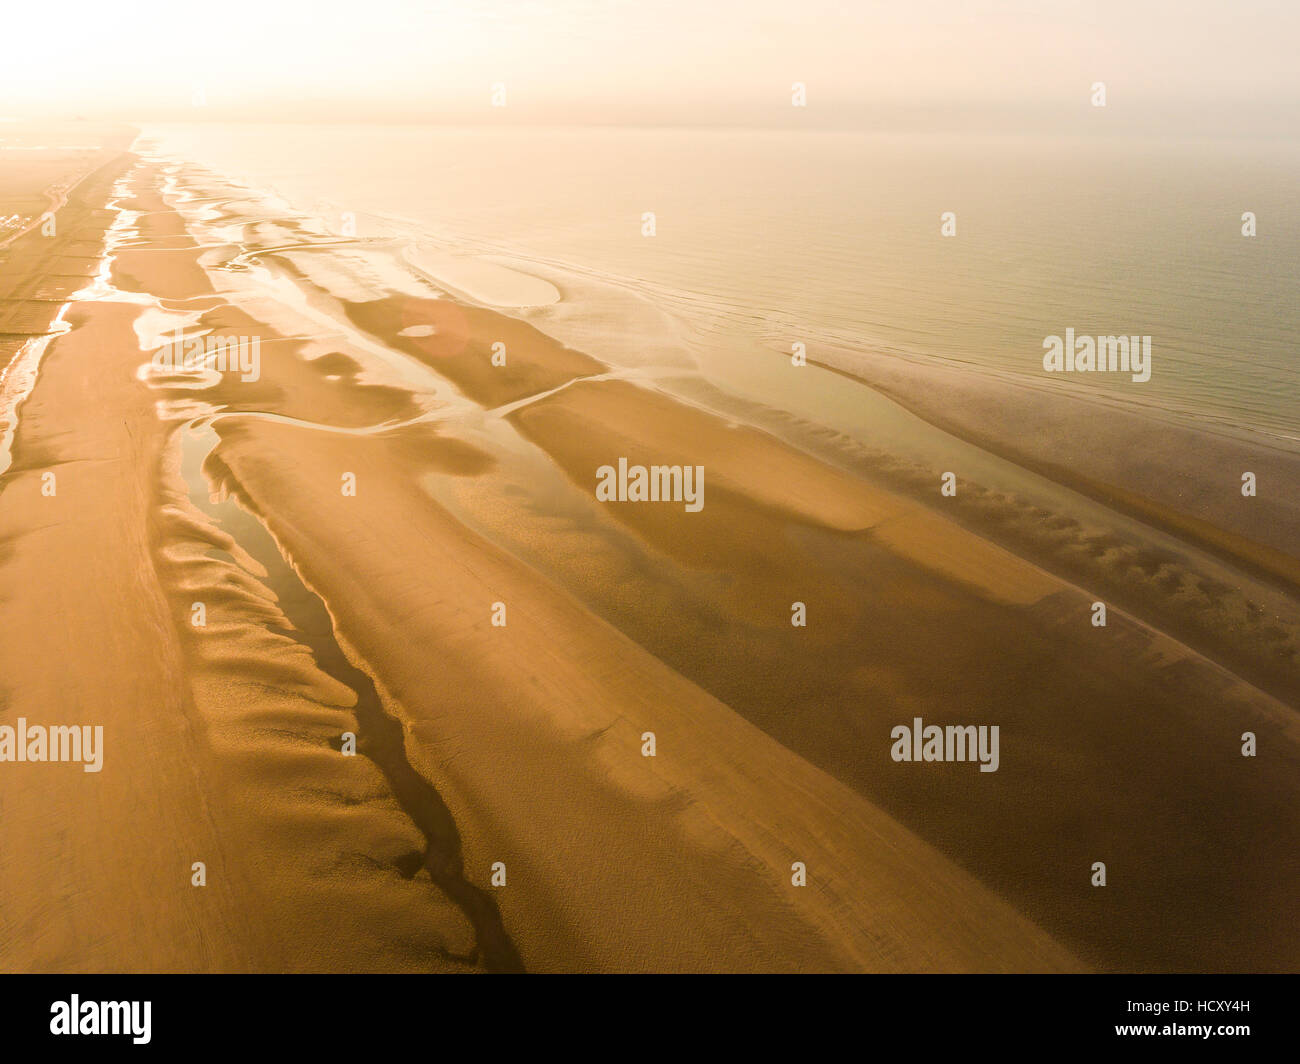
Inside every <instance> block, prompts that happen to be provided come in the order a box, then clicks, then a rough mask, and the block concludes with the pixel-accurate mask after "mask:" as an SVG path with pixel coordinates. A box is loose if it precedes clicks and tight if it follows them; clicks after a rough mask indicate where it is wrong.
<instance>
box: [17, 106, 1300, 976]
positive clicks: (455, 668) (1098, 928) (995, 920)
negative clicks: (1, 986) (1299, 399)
mask: <svg viewBox="0 0 1300 1064" xmlns="http://www.w3.org/2000/svg"><path fill="white" fill-rule="evenodd" d="M31 135H32V137H33V138H34V139H33V143H50V144H54V143H58V142H59V141H60V138H62V140H63V142H65V143H67V142H68V140H67V136H68V135H67V132H66V131H65V130H40V131H33V132H32V134H31ZM76 137H77V143H79V144H83V145H85V144H88V143H90V144H91V147H93V149H94V150H93V151H92V150H89V149H88V150H86V151H83V152H80V153H69V152H66V151H64V152H60V151H56V150H54V149H47V150H44V151H31V152H24V153H22V155H23V158H22V161H21V165H18V163H13V164H12V165H11V164H10V163H9V161H8V158H7V156H4V157H0V165H3V167H4V168H3V169H0V202H3V204H4V208H3V209H0V215H10V214H13V215H17V216H21V218H22V220H23V224H21V225H19V224H15V225H14V226H12V227H11V231H10V232H7V233H3V234H0V237H2V238H3V240H4V243H3V244H2V245H0V370H2V371H3V377H2V378H0V427H3V437H2V438H3V440H4V441H6V442H5V446H4V449H3V450H0V725H5V724H8V725H13V724H15V723H16V722H17V721H18V719H19V718H22V719H24V720H25V721H28V722H32V723H33V724H41V725H49V726H54V725H74V724H75V725H102V727H103V751H102V753H103V764H102V768H101V770H100V771H97V772H86V771H83V769H82V767H81V766H79V765H76V764H30V763H29V764H16V763H0V898H3V905H0V970H3V971H21V972H31V971H59V972H69V971H77V972H80V971H109V972H118V971H122V972H137V971H147V972H155V971H159V972H195V971H199V972H208V971H215V972H228V971H240V972H258V971H310V972H334V971H412V972H417V971H439V972H469V971H529V972H587V971H600V972H643V971H649V972H704V971H727V972H734V971H744V972H750V971H753V972H1012V971H1015V972H1026V971H1028V972H1062V971H1247V970H1249V971H1282V970H1294V968H1295V966H1296V964H1297V962H1298V961H1300V929H1298V928H1300V925H1297V923H1296V921H1295V920H1293V919H1281V918H1274V917H1273V916H1272V914H1289V913H1292V912H1293V910H1294V905H1295V902H1294V899H1295V896H1296V892H1297V888H1300V718H1298V717H1297V711H1298V710H1300V560H1298V559H1297V556H1296V546H1297V543H1300V511H1298V510H1297V506H1298V505H1300V504H1297V501H1296V500H1297V497H1298V496H1297V493H1296V488H1297V487H1300V460H1298V459H1297V458H1296V457H1295V455H1294V454H1293V453H1291V452H1288V451H1286V450H1285V449H1282V448H1262V447H1260V446H1259V445H1257V444H1256V443H1254V442H1252V441H1250V440H1242V439H1232V438H1228V437H1226V436H1224V435H1223V434H1215V433H1211V432H1203V433H1202V432H1197V431H1194V430H1193V429H1191V428H1188V427H1178V428H1176V429H1175V428H1171V427H1170V426H1167V425H1162V424H1158V423H1153V422H1150V421H1146V420H1144V419H1142V418H1140V417H1138V416H1137V415H1136V414H1134V413H1132V412H1115V411H1107V412H1106V414H1105V419H1104V432H1105V433H1107V434H1109V436H1103V424H1102V419H1101V418H1100V417H1099V411H1101V410H1103V409H1104V408H1103V407H1101V406H1092V405H1090V404H1089V403H1087V402H1085V401H1083V400H1079V399H1074V398H1066V397H1061V396H1057V395H1046V394H1039V393H1036V392H1034V391H1033V390H1032V389H1028V388H1026V389H1023V390H1020V391H1014V392H1009V391H1007V390H1006V389H1002V390H1000V391H999V390H997V389H995V388H994V387H993V386H992V385H990V384H989V383H988V382H987V381H983V380H981V379H979V378H978V375H976V374H974V373H971V374H967V375H962V374H960V373H957V372H955V371H951V370H948V369H946V368H940V367H936V368H929V369H927V368H925V367H919V366H915V365H911V364H904V363H901V362H899V361H898V360H889V359H887V358H884V357H881V358H879V359H876V360H874V361H868V362H862V361H855V362H854V363H852V365H850V364H849V363H848V362H847V361H844V362H840V361H838V360H836V359H834V358H825V357H823V358H820V359H819V360H816V362H815V363H814V364H812V365H810V366H807V367H802V368H797V369H796V368H794V367H789V372H791V373H806V374H817V375H820V378H819V379H821V380H823V381H824V384H823V386H824V387H825V388H827V389H830V390H833V389H836V388H848V387H852V388H867V389H870V390H872V391H874V392H875V393H877V395H878V396H879V397H880V398H881V400H882V401H886V400H892V401H893V402H895V403H897V404H898V405H900V406H901V407H902V408H903V409H905V410H907V411H909V412H911V413H913V414H915V415H916V416H917V417H918V418H919V419H920V420H921V421H923V422H925V423H926V424H927V425H928V426H930V427H932V428H933V433H934V434H933V435H928V434H927V435H925V436H924V439H920V438H918V440H916V441H913V440H911V439H903V438H900V439H899V440H898V441H897V446H896V448H894V449H893V450H892V451H888V452H887V451H884V450H881V449H879V448H872V447H867V446H864V445H862V444H861V443H859V442H857V441H854V440H852V439H849V438H847V437H845V436H844V435H843V434H839V433H836V432H835V431H832V430H830V429H827V428H826V427H825V426H819V425H816V424H811V423H809V422H808V421H807V419H805V418H801V417H798V416H795V415H793V414H791V413H790V412H789V411H787V410H785V409H783V407H782V406H781V404H780V397H779V395H773V396H772V397H771V402H762V401H759V400H758V399H755V398H753V397H748V398H741V397H739V396H737V395H735V394H728V393H726V392H725V390H722V389H719V388H718V387H716V386H715V385H714V384H712V383H711V382H709V381H708V380H705V379H704V378H703V377H692V376H691V375H690V374H689V373H685V372H683V371H681V369H680V366H675V367H669V368H668V369H665V370H664V372H663V374H661V375H659V376H656V375H655V374H654V373H649V372H633V371H631V370H628V369H627V368H625V367H620V366H619V365H618V364H617V363H616V362H615V361H614V360H613V359H611V358H609V357H608V356H607V355H605V354H604V353H603V352H602V351H601V350H599V349H595V348H593V349H590V350H577V349H575V348H573V347H570V346H567V345H566V344H565V343H564V342H562V341H561V340H559V339H556V338H555V337H554V336H552V335H550V334H549V333H548V332H547V331H546V330H545V329H544V328H543V327H542V326H543V325H544V324H545V320H544V319H543V318H542V317H541V316H539V315H537V314H530V313H529V311H528V310H527V309H526V308H525V309H522V310H521V309H518V308H512V307H508V306H493V305H488V304H486V303H484V302H480V301H476V300H475V299H474V298H472V297H471V296H469V295H467V294H466V293H465V292H464V291H463V290H460V289H457V287H456V285H455V284H454V282H452V281H448V282H447V283H446V284H445V285H442V286H441V287H440V286H439V285H438V283H437V282H436V279H433V278H431V277H430V275H429V271H434V272H436V270H437V263H432V264H426V268H425V269H423V270H420V269H415V268H413V266H412V263H411V262H410V260H409V258H408V257H406V256H404V255H403V253H402V249H401V248H400V247H396V246H394V244H393V242H392V241H385V240H378V239H366V238H340V237H338V236H337V235H336V234H330V233H326V232H323V231H320V230H318V229H315V228H313V227H312V226H311V225H310V224H309V222H308V220H307V219H305V218H303V217H300V216H295V215H294V214H292V213H290V212H287V211H281V212H279V213H276V212H275V211H272V210H268V207H267V201H266V199H265V198H263V197H261V196H260V194H259V193H258V191H257V190H253V189H249V188H246V187H243V186H240V185H237V184H234V183H233V182H231V181H229V180H227V179H225V178H224V177H222V176H221V175H219V174H215V173H213V172H210V171H208V170H205V169H203V168H201V167H198V166H195V165H191V164H187V163H183V162H179V161H176V160H173V159H169V158H165V157H162V156H160V155H158V154H157V153H153V152H151V151H148V150H146V149H145V148H143V147H141V146H140V145H139V144H138V143H135V146H134V147H133V146H132V145H133V142H134V141H135V134H134V131H133V130H127V129H119V128H101V127H99V126H94V125H89V124H88V125H87V126H85V127H84V128H79V129H77V130H76ZM42 138H43V139H42ZM91 142H93V143H91ZM47 214H49V215H50V216H52V217H53V218H54V219H55V221H56V223H57V224H56V226H55V231H54V234H53V235H47V234H43V233H42V232H41V221H42V219H43V218H44V217H45V216H46V215H47ZM489 281H490V282H492V283H499V279H498V278H496V277H489ZM481 283H484V284H486V283H488V282H481ZM537 287H538V286H537V285H536V284H534V290H536V289H537ZM561 295H564V293H561ZM539 298H540V297H539ZM182 334H183V335H186V336H197V337H205V336H210V337H222V338H241V339H243V340H245V341H248V342H247V343H246V344H245V346H244V348H242V349H241V350H243V351H244V352H245V353H247V352H249V351H254V352H256V354H257V358H256V364H255V365H254V364H252V363H249V362H245V363H244V364H242V365H239V364H233V365H225V366H223V365H221V364H217V365H216V366H215V368H214V366H213V364H211V363H209V364H208V365H206V366H200V365H190V366H184V365H177V364H175V363H173V362H169V361H168V360H167V359H166V358H164V357H162V355H161V354H160V353H161V352H163V351H164V349H165V348H166V345H168V344H171V343H172V342H173V340H174V339H175V338H176V337H178V336H180V335H182ZM502 353H504V354H502ZM502 358H503V359H504V361H503V362H502ZM784 363H785V364H786V365H787V366H788V363H789V360H788V359H784ZM818 363H820V364H818ZM917 431H918V432H921V431H922V430H920V429H918V430H917ZM926 431H927V432H928V430H926ZM976 452H978V453H979V454H980V455H981V456H982V457H981V461H985V460H986V461H987V462H988V463H989V465H988V466H987V467H985V466H983V465H980V464H979V463H977V462H974V461H967V460H966V459H965V458H964V456H965V455H968V454H974V453H976ZM1138 453H1140V454H1141V455H1142V456H1143V457H1142V460H1141V461H1140V462H1139V461H1134V460H1130V458H1129V457H1126V456H1131V455H1133V454H1138ZM620 460H626V463H627V464H628V465H631V466H635V465H638V464H639V465H644V466H646V467H652V466H668V467H679V468H686V467H692V468H694V467H700V468H702V469H703V474H702V476H703V481H702V483H703V487H702V491H703V505H702V506H701V508H700V509H699V510H698V511H695V512H692V511H691V510H690V509H689V508H688V507H687V506H686V505H684V504H683V500H681V499H680V498H679V499H677V500H673V501H668V502H663V503H639V502H636V501H622V502H620V501H613V502H609V501H604V500H602V499H601V498H599V497H598V495H597V491H596V486H597V482H598V476H599V474H598V470H599V469H600V467H602V466H606V465H609V466H613V467H616V466H617V465H618V463H619V461H620ZM995 463H996V464H995ZM985 468H988V469H994V468H996V469H997V470H999V471H1000V472H999V477H1001V479H998V478H993V477H988V476H985V475H984V470H985ZM1247 469H1249V470H1252V471H1254V472H1256V473H1257V474H1258V476H1259V478H1260V480H1261V482H1263V481H1265V480H1267V481H1268V483H1269V484H1270V485H1285V489H1284V490H1270V491H1269V492H1267V493H1262V494H1261V497H1259V498H1256V499H1243V497H1242V495H1241V493H1240V491H1239V487H1240V479H1239V477H1240V472H1241V471H1242V470H1247ZM948 471H954V472H955V474H956V484H957V490H956V494H955V495H946V494H944V493H943V492H942V491H941V483H942V480H941V478H942V476H943V474H944V473H945V472H948ZM1008 484H1010V485H1012V487H1010V488H1009V487H1007V485H1008ZM1044 499H1046V500H1049V502H1050V506H1048V505H1045V504H1044V503H1043V501H1042V500H1044ZM1243 502H1244V503H1247V504H1249V505H1242V504H1243ZM1097 601H1102V602H1104V603H1105V604H1106V607H1107V622H1106V624H1105V626H1104V627H1098V626H1096V625H1095V623H1094V618H1095V615H1096V613H1095V608H1094V603H1095V602H1097ZM796 617H797V618H799V621H801V622H802V623H792V619H793V618H796ZM917 721H922V722H924V723H925V724H926V725H938V726H939V727H940V728H943V727H945V726H957V727H959V728H964V727H967V726H969V727H970V728H971V729H972V732H971V734H974V730H975V729H978V728H980V727H985V726H991V725H996V726H997V727H998V728H999V735H1000V756H999V762H998V763H997V764H996V766H995V770H994V771H981V770H980V765H979V764H976V763H973V762H974V757H973V756H972V757H971V758H968V759H964V760H961V761H934V762H931V761H928V760H927V761H923V762H921V763H917V762H915V761H910V760H909V761H906V762H900V761H899V760H898V759H897V758H896V757H895V756H893V755H892V754H891V751H892V750H894V749H895V740H894V730H895V729H896V728H898V727H900V726H907V727H909V728H910V727H911V726H913V724H914V722H917ZM918 727H919V725H918ZM1248 732H1249V733H1251V734H1252V735H1253V736H1254V737H1255V740H1256V742H1257V744H1258V752H1257V754H1256V755H1255V756H1252V757H1243V756H1242V746H1243V735H1244V733H1248ZM909 742H910V740H909ZM916 749H917V750H919V749H920V742H919V739H918V745H917V747H916ZM1097 862H1102V863H1104V865H1105V871H1106V876H1107V883H1106V886H1105V888H1104V889H1099V888H1098V887H1097V886H1096V885H1095V884H1094V880H1095V876H1096V870H1095V866H1096V863H1097ZM199 880H202V882H199Z"/></svg>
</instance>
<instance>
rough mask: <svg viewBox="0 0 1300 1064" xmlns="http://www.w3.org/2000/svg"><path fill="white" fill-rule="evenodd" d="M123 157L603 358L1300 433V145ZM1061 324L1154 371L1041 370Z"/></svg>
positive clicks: (407, 132) (726, 138)
mask: <svg viewBox="0 0 1300 1064" xmlns="http://www.w3.org/2000/svg"><path fill="white" fill-rule="evenodd" d="M139 146H140V147H144V148H150V149H156V150H159V151H161V152H163V153H164V154H167V155H173V156H176V157H180V158H185V159H190V160H193V161H195V162H198V163H200V164H202V165H205V166H208V167H210V168H212V169H213V170H215V171H217V172H219V173H221V174H222V175H224V176H227V177H229V178H231V179H233V180H236V181H239V182H241V183H244V184H247V185H250V186H253V187H257V188H261V189H266V190H269V191H272V192H274V193H276V194H278V195H279V196H280V197H281V198H282V199H283V200H285V201H286V202H287V203H288V204H290V205H292V206H293V207H294V208H295V209H297V210H299V211H302V212H304V213H307V214H310V215H313V216H315V217H316V218H318V219H319V220H320V222H321V224H322V225H323V226H324V227H326V228H328V229H331V230H335V231H342V229H343V227H344V225H345V221H346V218H347V217H348V216H349V215H350V216H352V217H354V218H355V224H356V229H357V233H358V235H360V236H367V235H375V236H378V235H385V236H391V235H394V234H396V235H400V236H402V237H404V238H406V239H407V240H409V242H410V245H411V247H412V249H413V250H414V251H415V253H416V254H417V257H421V258H422V261H426V262H428V263H432V264H434V265H432V266H431V267H429V268H431V269H433V270H435V271H436V270H438V269H439V268H440V265H441V267H445V268H446V269H447V270H449V271H450V272H451V273H452V274H454V273H455V269H454V267H455V263H456V262H457V261H459V262H460V264H461V267H462V272H463V275H464V276H465V277H468V278H478V279H479V280H481V281H484V285H483V287H482V290H481V293H480V298H482V299H483V301H485V302H494V301H501V302H505V303H509V302H510V299H509V298H508V297H505V296H502V297H499V299H498V297H496V296H494V295H493V294H492V293H493V292H496V291H504V290H505V287H504V286H501V285H497V286H495V287H494V286H493V285H492V284H491V280H492V275H491V269H492V265H491V264H496V265H497V266H508V267H509V268H510V269H512V270H515V271H519V272H522V273H524V274H526V275H528V276H530V277H536V278H541V279H544V280H545V281H548V282H550V285H551V286H554V287H553V289H552V288H550V287H549V286H548V285H540V286H537V285H535V286H533V287H532V288H531V289H529V290H530V291H533V292H538V293H542V294H538V295H537V296H536V300H537V305H536V306H535V307H532V308H527V307H525V308H522V309H520V308H513V309H511V310H510V312H512V313H519V314H521V315H522V316H525V317H528V318H529V320H532V321H534V323H535V324H537V325H538V326H539V327H540V328H543V329H544V330H545V331H548V332H551V333H553V334H555V335H557V336H558V337H559V338H560V339H562V340H564V341H566V342H568V343H571V344H574V345H575V346H579V347H581V348H583V349H585V350H587V351H589V352H590V353H591V354H593V355H595V356H596V357H599V358H602V359H605V360H606V361H610V362H613V363H615V364H620V365H651V366H657V365H667V366H675V365H681V366H697V367H700V368H701V369H702V370H703V371H704V372H706V374H707V373H708V372H709V371H710V370H711V369H713V368H719V370H720V371H721V367H727V372H728V373H730V374H731V375H732V376H733V377H734V375H735V373H736V372H737V369H736V367H740V372H742V373H743V372H744V367H746V366H755V367H757V366H759V365H760V363H761V364H763V365H765V366H770V365H775V364H776V362H775V360H776V359H778V358H784V357H787V356H788V355H789V353H790V351H791V349H792V345H793V344H795V343H802V344H804V345H805V347H806V349H807V353H808V357H809V358H811V359H816V358H817V357H818V354H819V353H820V352H831V351H833V352H835V353H837V354H838V355H841V356H847V357H849V358H850V359H851V357H852V354H853V352H855V351H872V352H878V353H884V354H887V355H890V356H893V357H896V358H900V359H910V360H923V361H936V360H937V361H941V362H951V363H956V364H960V365H962V366H965V367H968V368H970V367H974V368H977V369H978V370H979V371H981V372H983V373H986V374H991V375H1000V376H1005V377H1009V378H1014V379H1017V380H1019V381H1021V382H1022V383H1026V384H1029V385H1031V386H1033V387H1038V388H1059V389H1063V390H1067V391H1068V390H1077V391H1083V392H1094V393H1095V392H1100V393H1103V394H1104V395H1105V397H1106V398H1107V399H1108V400H1109V401H1112V402H1116V403H1121V404H1125V405H1130V406H1134V407H1138V408H1144V409H1146V410H1148V411H1150V412H1153V413H1158V414H1159V415H1161V416H1164V417H1169V418H1174V419H1176V420H1182V421H1190V422H1194V423H1196V424H1199V425H1202V426H1205V427H1210V428H1218V429H1221V430H1226V431H1234V432H1242V431H1245V432H1262V433H1265V434H1267V435H1269V436H1270V437H1273V438H1275V439H1276V440H1278V441H1285V442H1286V443H1288V444H1291V445H1294V444H1296V443H1300V416H1298V411H1300V401H1298V399H1297V396H1298V395H1300V386H1298V385H1300V374H1298V373H1297V362H1298V354H1300V352H1298V351H1297V347H1298V341H1300V278H1298V277H1297V273H1298V267H1300V145H1296V144H1294V143H1288V142H1282V141H1276V142H1253V141H1244V140H1243V141H1217V142H1216V141H1209V140H1198V141H1173V140H1158V141H1148V140H1139V139H1134V138H1118V137H1117V138H1105V137H1100V136H1090V137H1061V138H1056V139H1050V138H1046V139H1045V138H1043V137H1039V136H1036V137H1032V138H1031V137H1024V138H1020V137H1013V136H996V137H994V136H977V135H957V136H953V135H939V134H926V135H916V136H902V135H887V134H876V133H866V132H827V131H817V132H811V131H810V132H800V131H789V130H781V131H763V130H739V129H736V130H728V129H717V130H714V129H709V130H702V129H607V128H555V129H534V128H518V127H501V128H495V129H487V128H477V129H469V128H461V127H429V126H420V127H414V126H374V127H370V126H321V125H316V126H310V125H298V126H286V125H264V126H258V125H220V124H193V125H188V126H176V125H171V126H153V127H148V128H146V129H145V130H144V131H143V135H142V139H141V141H140V142H139ZM947 211H951V212H953V213H954V214H955V216H956V235H954V236H948V237H945V236H943V235H941V231H940V230H941V215H942V214H943V212H947ZM1246 211H1251V212H1253V213H1254V215H1255V217H1256V226H1257V235H1256V236H1254V237H1246V236H1243V235H1242V225H1243V223H1242V214H1243V212H1246ZM646 212H653V214H654V229H655V232H654V235H653V236H647V235H644V233H643V228H644V225H645V221H644V216H645V214H646ZM475 264H477V265H475ZM484 271H487V272H486V273H485V272H484ZM451 280H452V283H453V284H454V283H455V278H454V276H452V277H451ZM467 290H469V289H468V288H467ZM547 291H551V292H555V291H558V293H559V299H558V302H557V301H554V300H553V299H548V298H547V297H546V296H545V294H544V293H545V292H547ZM482 293H486V296H484V295H483V294H482ZM523 302H528V300H527V299H524V300H523ZM1067 328H1072V329H1074V330H1075V333H1076V334H1077V335H1081V336H1082V335H1112V334H1115V335H1133V334H1136V335H1149V336H1151V338H1152V340H1151V346H1152V373H1151V379H1150V380H1149V381H1147V382H1146V383H1136V382H1134V381H1132V380H1131V379H1130V377H1129V376H1128V375H1124V374H1099V373H1092V374H1073V375H1071V374H1050V375H1049V374H1047V373H1045V372H1044V370H1043V367H1042V359H1043V342H1044V339H1045V338H1046V337H1048V336H1051V335H1062V336H1063V335H1064V334H1065V330H1066V329H1067ZM724 376H725V374H724Z"/></svg>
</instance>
